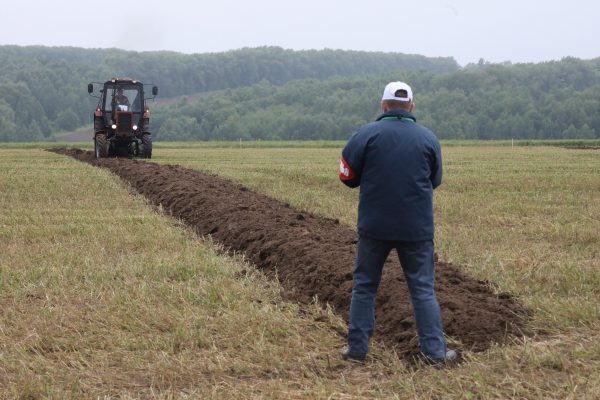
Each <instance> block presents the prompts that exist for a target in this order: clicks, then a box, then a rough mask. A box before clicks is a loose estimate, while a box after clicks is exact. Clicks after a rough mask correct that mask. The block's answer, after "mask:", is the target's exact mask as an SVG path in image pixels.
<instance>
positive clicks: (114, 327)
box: [0, 147, 600, 399]
mask: <svg viewBox="0 0 600 400" xmlns="http://www.w3.org/2000/svg"><path fill="white" fill-rule="evenodd" d="M338 152H339V149H318V148H312V149H301V148H300V149H203V148H194V149H187V150H186V149H161V148H160V147H159V148H157V151H156V152H155V159H154V160H153V161H156V162H160V163H177V164H182V165H186V166H188V167H192V168H197V169H201V170H208V171H212V172H216V173H219V174H221V175H223V176H226V177H229V178H231V179H235V180H238V181H241V182H243V183H244V184H246V185H247V186H249V187H252V188H254V189H256V190H257V191H261V192H264V193H266V194H268V195H270V196H273V197H276V198H279V199H282V200H284V201H286V202H289V203H291V204H293V205H295V206H297V207H299V208H303V209H306V210H309V211H313V212H316V213H319V214H321V215H325V216H329V217H334V218H339V219H340V220H341V221H342V222H344V223H346V224H348V225H350V226H353V225H354V221H355V218H356V201H357V196H356V192H353V191H350V190H348V189H346V188H344V187H342V185H340V184H339V183H338V182H337V178H336V170H337V157H338ZM444 156H445V167H446V176H445V182H444V184H443V186H442V187H441V188H440V190H438V191H437V194H436V199H435V202H436V212H437V223H438V224H437V227H438V228H437V229H438V239H437V245H438V251H439V252H440V257H441V258H442V259H443V260H445V261H452V262H455V263H457V264H460V265H463V266H464V267H465V268H466V269H468V270H469V272H470V273H471V274H473V275H475V276H478V277H481V278H485V279H489V280H491V281H493V282H495V285H497V288H498V290H502V291H510V292H512V293H514V294H515V295H517V296H518V297H519V298H520V299H521V300H522V301H523V302H524V303H526V304H527V305H528V306H529V307H531V308H532V309H533V310H534V311H535V315H534V319H533V321H532V323H531V325H532V326H531V327H532V328H533V329H534V330H535V331H537V332H540V333H543V334H541V335H540V336H538V337H533V338H531V339H528V340H526V341H524V342H522V343H515V344H514V345H512V346H507V347H496V348H492V349H491V350H489V351H487V352H485V353H482V354H467V355H466V356H467V362H466V363H465V364H463V365H462V366H460V367H458V368H455V369H451V370H441V371H439V370H434V369H430V368H422V369H418V370H411V369H408V368H407V367H406V365H404V364H403V363H402V362H401V361H399V360H398V359H397V358H396V357H395V356H394V355H393V354H390V353H389V352H386V351H385V349H383V348H381V347H380V346H375V349H374V357H373V359H372V360H371V361H370V362H369V363H368V364H367V365H366V366H363V367H355V366H349V365H347V364H345V363H342V362H340V360H339V356H338V351H339V349H340V348H341V347H342V346H343V338H341V337H340V336H339V335H338V334H336V332H335V331H336V329H338V330H339V329H340V328H342V329H343V324H342V322H341V321H340V319H339V318H338V317H337V316H335V315H331V314H330V313H328V312H326V311H322V310H321V309H320V308H319V307H317V306H314V307H309V308H308V309H306V310H302V312H301V311H300V309H299V307H298V306H297V305H294V304H289V303H285V302H283V301H282V300H281V298H280V297H279V288H278V286H277V284H276V283H272V282H268V281H266V280H265V279H264V278H263V277H261V276H260V274H258V273H254V272H252V269H251V268H250V267H249V266H248V265H245V264H244V262H243V260H242V259H240V258H239V257H237V258H230V257H223V256H219V255H218V252H217V250H216V249H215V246H214V245H213V244H212V243H204V242H201V241H199V240H198V238H196V237H195V236H194V235H193V234H192V233H191V232H189V231H188V230H187V229H186V228H185V227H184V226H182V225H181V224H180V223H178V222H177V221H173V220H172V219H170V218H168V217H165V216H162V215H160V214H159V213H156V212H155V211H154V210H152V209H151V208H150V207H149V206H148V205H147V204H146V203H145V201H144V199H142V198H140V197H138V196H135V195H132V194H131V193H129V191H128V189H127V188H126V187H125V186H124V185H123V184H121V183H120V182H119V181H118V180H117V179H116V178H114V177H113V176H111V175H110V174H108V173H107V172H106V171H103V170H98V169H94V168H92V167H90V166H87V165H83V164H80V163H78V162H76V161H74V160H71V159H67V158H64V157H60V156H57V155H54V154H50V153H46V152H43V151H39V150H19V149H10V150H6V149H5V150H0V171H2V174H1V175H0V188H1V192H0V307H1V309H2V310H3V311H2V314H1V317H0V398H52V399H59V398H60V399H62V398H105V397H106V398H111V397H119V398H156V399H170V398H333V399H349V398H383V399H388V398H392V399H393V398H398V399H404V398H426V399H427V398H432V399H433V398H557V399H559V398H560V399H563V398H577V399H581V398H583V399H594V398H598V397H600V380H599V379H597V377H598V376H600V340H598V339H599V334H598V331H599V330H600V312H599V304H600V289H599V288H600V278H599V272H598V270H599V268H598V267H599V264H598V257H599V250H600V248H599V238H598V236H599V235H598V230H599V228H598V227H599V226H600V220H599V219H598V218H599V216H600V198H599V196H600V178H599V177H598V176H599V175H598V171H600V153H598V151H592V150H565V149H557V148H522V149H521V148H515V149H511V148H506V147H504V148H493V147H485V148H473V147H469V148H463V147H456V148H455V147H452V148H446V149H445V150H444ZM103 203H108V204H110V211H107V209H106V208H104V207H100V206H99V205H100V204H103ZM349 268H350V266H349ZM323 317H325V318H323ZM316 320H318V321H323V322H317V321H316Z"/></svg>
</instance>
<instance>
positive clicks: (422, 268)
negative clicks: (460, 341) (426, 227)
mask: <svg viewBox="0 0 600 400" xmlns="http://www.w3.org/2000/svg"><path fill="white" fill-rule="evenodd" d="M392 249H396V251H397V252H398V257H399V258H400V264H401V265H402V269H403V270H404V277H405V278H406V283H407V284H408V290H409V292H410V297H411V301H412V304H413V310H414V316H415V321H416V325H417V333H418V335H419V344H420V346H421V352H423V354H424V355H425V356H427V357H429V358H432V359H443V358H444V357H445V355H446V341H445V339H444V332H443V328H442V316H441V312H440V306H439V304H438V302H437V299H436V296H435V289H434V280H435V276H434V275H435V265H434V259H433V257H434V255H433V251H434V246H433V241H432V240H427V241H422V242H397V241H384V240H374V239H368V238H365V237H361V238H360V239H359V241H358V249H357V254H356V265H355V267H354V275H353V277H354V287H353V289H352V302H351V304H350V321H349V323H348V348H349V350H350V351H351V352H353V353H367V352H368V350H369V339H370V337H371V335H372V334H373V329H374V327H375V296H376V295H377V289H378V287H379V282H380V281H381V273H382V270H383V264H384V263H385V260H386V259H387V257H388V255H389V253H390V251H391V250H392Z"/></svg>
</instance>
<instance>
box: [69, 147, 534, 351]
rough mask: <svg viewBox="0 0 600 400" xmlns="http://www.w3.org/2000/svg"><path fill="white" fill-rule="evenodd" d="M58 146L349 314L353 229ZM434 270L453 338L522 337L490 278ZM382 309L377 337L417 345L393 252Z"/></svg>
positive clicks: (404, 346)
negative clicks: (491, 285) (488, 281)
mask: <svg viewBox="0 0 600 400" xmlns="http://www.w3.org/2000/svg"><path fill="white" fill-rule="evenodd" d="M59 152H60V153H61V154H66V155H69V156H72V157H74V158H76V159H78V160H81V161H84V162H87V163H90V164H92V165H95V166H98V167H103V168H108V169H109V170H110V171H112V172H113V173H114V174H116V175H118V176H119V177H120V178H121V179H123V180H124V181H126V182H127V183H129V184H130V185H131V186H132V187H133V188H134V189H135V190H137V191H138V192H139V193H141V194H142V195H144V196H145V197H147V198H148V199H149V201H150V202H151V203H152V204H154V205H157V206H158V205H161V206H162V207H163V209H164V210H166V211H167V212H169V213H170V214H172V215H173V216H174V217H177V218H180V219H181V220H183V221H184V222H185V223H186V224H188V225H189V226H191V227H193V228H194V229H195V230H196V231H197V232H198V233H199V234H201V235H211V236H212V238H213V239H214V240H215V241H217V242H220V243H221V244H223V245H224V246H225V247H226V248H228V249H230V250H232V251H236V252H243V253H244V254H245V256H246V257H247V258H248V259H249V260H250V261H252V263H254V265H256V266H257V267H258V268H260V269H261V270H262V271H263V272H264V273H265V274H267V275H269V276H273V277H274V276H277V278H278V279H279V280H280V282H281V284H282V286H283V288H284V291H285V293H284V295H285V296H286V298H288V299H291V300H293V301H297V302H300V303H309V302H311V301H312V299H313V298H314V297H315V296H317V297H318V298H319V299H320V300H321V301H322V302H328V303H329V304H330V305H332V306H333V307H334V309H335V310H336V311H337V312H338V313H339V314H340V315H342V316H344V318H347V315H348V309H349V304H350V295H351V290H352V273H351V271H352V267H353V264H354V256H355V250H356V240H357V235H356V232H354V231H353V230H352V229H350V228H348V227H346V226H343V225H341V224H339V223H338V222H337V221H334V220H331V219H326V218H322V217H318V216H314V215H311V214H309V213H306V212H302V211H298V210H296V209H294V208H293V207H291V206H289V205H288V204H283V203H281V202H279V201H277V200H274V199H272V198H269V197H266V196H264V195H261V194H257V193H254V192H252V191H250V190H248V189H247V188H245V187H243V186H241V185H239V184H236V183H232V182H230V181H228V180H225V179H223V178H220V177H217V176H213V175H207V174H204V173H201V172H198V171H193V170H189V169H186V168H183V167H180V166H174V165H158V164H154V163H150V162H142V161H137V160H129V159H99V160H96V159H95V158H94V157H93V154H92V153H91V152H85V151H82V150H60V151H59ZM436 267H437V275H436V288H437V292H438V299H439V302H440V305H441V307H442V313H443V319H444V329H445V331H446V333H447V334H448V335H449V336H451V337H453V338H455V339H458V340H460V342H461V343H462V344H463V346H464V347H465V348H468V349H470V350H473V351H482V350H485V349H486V348H488V347H489V346H490V345H491V344H492V343H499V344H502V343H505V342H507V340H509V339H510V338H513V337H515V336H522V334H523V330H524V328H523V324H524V322H525V320H526V318H527V317H528V315H529V312H528V311H527V310H526V309H525V308H524V307H523V306H522V305H520V304H519V303H518V302H516V301H515V299H514V298H512V297H511V296H509V295H495V294H494V293H493V292H491V291H490V289H489V285H488V283H487V282H484V281H478V280H475V279H473V278H471V277H469V276H467V275H465V274H464V273H462V272H461V270H460V269H459V268H458V267H456V266H454V265H452V264H447V263H444V262H437V264H436ZM376 312H377V330H376V333H375V339H377V340H379V341H382V342H384V343H385V344H386V345H388V346H392V347H394V348H395V349H396V351H398V352H399V353H400V354H406V355H408V354H413V353H414V352H416V351H417V349H418V343H417V340H416V332H415V324H414V319H413V316H412V309H411V305H410V300H409V295H408V290H407V287H406V282H405V280H404V277H403V274H402V269H401V267H400V264H399V262H398V259H397V257H396V255H395V254H394V253H392V255H390V257H389V258H388V260H387V262H386V266H385V269H384V275H383V280H382V284H381V287H380V291H379V295H378V298H377V310H376Z"/></svg>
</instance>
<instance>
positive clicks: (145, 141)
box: [142, 133, 152, 158]
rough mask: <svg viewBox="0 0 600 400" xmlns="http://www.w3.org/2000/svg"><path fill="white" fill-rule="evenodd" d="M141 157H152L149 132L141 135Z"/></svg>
mask: <svg viewBox="0 0 600 400" xmlns="http://www.w3.org/2000/svg"><path fill="white" fill-rule="evenodd" d="M142 157H143V158H152V135H151V134H150V133H144V134H143V135H142Z"/></svg>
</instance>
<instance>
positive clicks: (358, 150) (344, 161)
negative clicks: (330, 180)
mask: <svg viewBox="0 0 600 400" xmlns="http://www.w3.org/2000/svg"><path fill="white" fill-rule="evenodd" d="M362 136H364V135H360V131H359V132H357V133H355V134H354V135H352V137H351V138H350V140H348V143H346V146H345V147H344V149H343V150H342V155H341V157H340V170H339V174H338V175H339V177H340V180H341V181H342V182H343V183H344V184H345V185H346V186H349V187H351V188H355V187H358V186H360V177H361V174H362V166H363V157H364V152H365V144H364V143H363V142H364V141H363V137H362Z"/></svg>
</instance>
